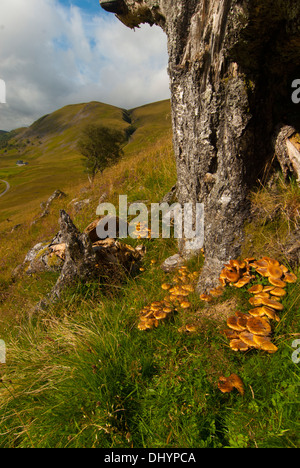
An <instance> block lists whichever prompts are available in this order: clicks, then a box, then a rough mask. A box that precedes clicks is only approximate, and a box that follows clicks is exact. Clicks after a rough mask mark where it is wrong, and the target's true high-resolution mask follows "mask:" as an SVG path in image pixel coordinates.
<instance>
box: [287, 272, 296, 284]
mask: <svg viewBox="0 0 300 468" xmlns="http://www.w3.org/2000/svg"><path fill="white" fill-rule="evenodd" d="M284 281H286V282H287V283H296V281H297V276H296V275H294V273H285V275H284Z"/></svg>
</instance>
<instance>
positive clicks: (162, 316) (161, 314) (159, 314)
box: [153, 310, 168, 320]
mask: <svg viewBox="0 0 300 468" xmlns="http://www.w3.org/2000/svg"><path fill="white" fill-rule="evenodd" d="M153 315H154V317H155V318H156V320H163V319H165V318H166V317H167V315H168V314H167V313H166V312H164V311H163V310H156V311H155V312H154V314H153Z"/></svg>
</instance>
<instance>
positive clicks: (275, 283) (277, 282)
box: [269, 277, 286, 288]
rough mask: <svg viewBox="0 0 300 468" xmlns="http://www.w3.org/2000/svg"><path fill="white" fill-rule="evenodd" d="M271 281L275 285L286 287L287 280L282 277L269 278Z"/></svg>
mask: <svg viewBox="0 0 300 468" xmlns="http://www.w3.org/2000/svg"><path fill="white" fill-rule="evenodd" d="M269 283H271V284H272V285H273V286H276V287H277V288H285V287H286V282H285V281H283V280H281V279H276V278H272V277H270V278H269Z"/></svg>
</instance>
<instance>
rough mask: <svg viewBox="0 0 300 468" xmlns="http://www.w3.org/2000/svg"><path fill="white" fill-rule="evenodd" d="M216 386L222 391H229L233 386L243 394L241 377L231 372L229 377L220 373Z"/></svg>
mask: <svg viewBox="0 0 300 468" xmlns="http://www.w3.org/2000/svg"><path fill="white" fill-rule="evenodd" d="M218 388H219V390H221V392H222V393H230V392H232V390H233V389H234V388H235V389H236V390H237V391H238V392H239V393H240V394H241V395H244V393H245V390H244V384H243V381H242V379H241V378H240V377H239V376H238V375H236V374H231V375H230V376H229V377H224V376H223V375H221V376H220V377H219V382H218Z"/></svg>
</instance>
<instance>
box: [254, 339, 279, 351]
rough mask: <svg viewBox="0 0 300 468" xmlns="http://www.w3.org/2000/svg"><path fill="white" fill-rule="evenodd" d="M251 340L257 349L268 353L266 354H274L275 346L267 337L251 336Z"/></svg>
mask: <svg viewBox="0 0 300 468" xmlns="http://www.w3.org/2000/svg"><path fill="white" fill-rule="evenodd" d="M253 339H254V341H255V343H256V344H257V346H259V348H260V349H262V350H263V351H268V353H276V351H277V350H278V348H277V346H275V345H274V344H273V343H272V342H271V340H270V338H268V337H267V336H258V335H253Z"/></svg>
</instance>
